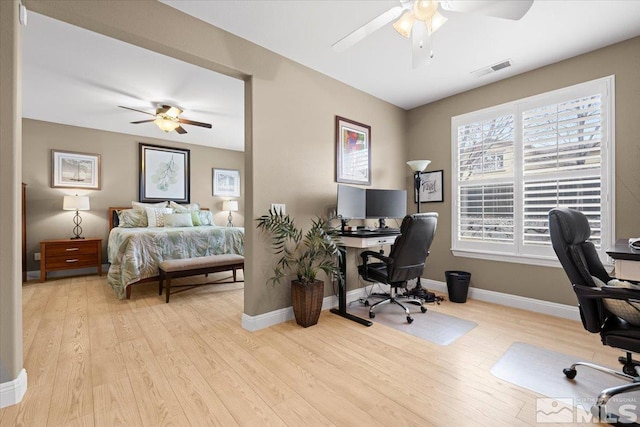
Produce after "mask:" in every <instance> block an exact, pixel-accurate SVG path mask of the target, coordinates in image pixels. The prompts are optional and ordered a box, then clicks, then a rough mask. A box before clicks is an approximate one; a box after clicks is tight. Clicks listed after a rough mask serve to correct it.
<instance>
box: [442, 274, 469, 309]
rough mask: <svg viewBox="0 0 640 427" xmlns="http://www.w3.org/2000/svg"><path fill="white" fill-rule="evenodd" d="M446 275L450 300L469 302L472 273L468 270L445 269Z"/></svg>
mask: <svg viewBox="0 0 640 427" xmlns="http://www.w3.org/2000/svg"><path fill="white" fill-rule="evenodd" d="M444 275H445V277H446V278H447V291H448V292H449V301H451V302H467V293H468V292H469V281H470V280H471V273H468V272H466V271H445V272H444Z"/></svg>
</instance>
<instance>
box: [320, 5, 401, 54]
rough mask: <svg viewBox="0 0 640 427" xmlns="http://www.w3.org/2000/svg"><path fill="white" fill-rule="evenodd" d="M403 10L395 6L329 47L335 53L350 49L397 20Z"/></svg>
mask: <svg viewBox="0 0 640 427" xmlns="http://www.w3.org/2000/svg"><path fill="white" fill-rule="evenodd" d="M403 10H404V8H403V7H402V6H396V7H393V8H391V9H389V10H387V11H386V12H384V13H383V14H381V15H378V16H377V17H375V18H373V19H372V20H371V21H369V22H367V23H366V24H364V25H363V26H362V27H360V28H358V29H357V30H355V31H354V32H352V33H350V34H348V35H346V36H345V37H343V38H341V39H340V40H338V41H337V42H335V43H334V44H332V45H331V47H332V48H333V50H335V51H336V52H342V51H345V50H346V49H348V48H350V47H351V46H353V45H354V44H356V43H358V42H359V41H361V40H363V39H364V38H365V37H367V36H368V35H370V34H373V33H374V32H375V31H377V30H379V29H380V28H382V27H384V26H385V25H387V24H388V23H389V22H391V21H393V20H394V19H396V18H398V17H399V16H400V14H402V11H403Z"/></svg>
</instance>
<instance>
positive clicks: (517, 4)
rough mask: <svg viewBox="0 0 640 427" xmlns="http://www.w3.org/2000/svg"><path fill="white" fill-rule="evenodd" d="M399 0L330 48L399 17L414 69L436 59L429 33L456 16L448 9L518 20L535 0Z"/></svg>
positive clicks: (343, 47)
mask: <svg viewBox="0 0 640 427" xmlns="http://www.w3.org/2000/svg"><path fill="white" fill-rule="evenodd" d="M399 2H400V5H398V6H395V7H392V8H391V9H389V10H387V11H386V12H384V13H382V14H380V15H378V16H377V17H375V18H374V19H372V20H371V21H369V22H367V23H366V24H364V25H363V26H361V27H360V28H358V29H356V30H355V31H353V32H351V33H349V34H347V35H346V36H345V37H343V38H342V39H340V40H338V41H337V42H336V43H334V44H333V45H332V46H331V47H332V48H333V49H334V50H336V51H338V52H342V51H344V50H346V49H348V48H350V47H351V46H353V45H354V44H356V43H358V42H359V41H361V40H363V39H364V38H365V37H367V36H369V35H370V34H372V33H373V32H375V31H377V30H379V29H380V28H382V27H384V26H385V25H387V24H388V23H390V22H391V21H393V20H395V19H397V21H396V22H394V23H393V28H394V29H395V30H396V31H397V32H398V33H399V34H400V35H402V36H404V37H406V38H411V39H412V44H413V49H412V54H413V55H412V58H413V68H417V67H418V66H420V65H422V64H424V63H425V62H426V61H427V60H429V59H430V58H433V49H432V47H431V37H430V36H431V35H432V34H433V33H434V32H436V31H437V30H438V29H439V28H440V27H442V25H444V23H445V22H447V17H446V16H445V15H448V16H451V17H453V15H455V13H454V14H449V13H448V12H458V13H472V14H478V15H485V16H492V17H496V18H504V19H511V20H515V21H517V20H519V19H520V18H522V17H523V16H524V15H525V14H526V13H527V12H528V11H529V8H531V5H532V4H533V0H517V1H504V0H475V1H468V0H441V1H438V0H399ZM440 11H443V12H444V14H445V15H443V14H442V13H440ZM398 18H399V19H398Z"/></svg>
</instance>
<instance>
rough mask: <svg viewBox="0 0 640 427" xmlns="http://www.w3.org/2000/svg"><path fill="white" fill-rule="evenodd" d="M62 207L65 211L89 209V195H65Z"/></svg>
mask: <svg viewBox="0 0 640 427" xmlns="http://www.w3.org/2000/svg"><path fill="white" fill-rule="evenodd" d="M62 209H63V210H65V211H88V210H89V196H78V195H75V196H64V201H63V202H62Z"/></svg>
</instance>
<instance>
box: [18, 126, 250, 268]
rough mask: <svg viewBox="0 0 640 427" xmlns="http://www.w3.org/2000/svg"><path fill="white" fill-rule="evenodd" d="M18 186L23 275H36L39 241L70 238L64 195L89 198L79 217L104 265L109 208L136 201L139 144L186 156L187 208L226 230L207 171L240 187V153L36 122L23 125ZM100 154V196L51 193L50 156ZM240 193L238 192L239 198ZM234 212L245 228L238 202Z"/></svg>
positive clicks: (94, 192)
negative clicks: (227, 174)
mask: <svg viewBox="0 0 640 427" xmlns="http://www.w3.org/2000/svg"><path fill="white" fill-rule="evenodd" d="M22 141H23V144H22V149H23V151H22V153H23V156H22V160H23V165H22V180H23V182H24V183H26V184H27V252H28V253H27V260H28V270H30V271H32V270H38V269H39V268H40V267H39V262H38V261H34V259H33V253H34V252H40V246H39V242H40V241H41V240H43V239H60V238H67V237H71V236H72V235H73V234H72V228H73V222H72V218H73V216H74V212H68V211H63V210H62V198H63V196H64V195H69V194H76V193H77V194H80V195H88V196H89V197H90V201H91V210H90V211H88V212H81V215H82V230H83V233H82V234H83V236H85V237H101V238H102V239H104V241H103V260H104V262H105V263H106V261H107V252H106V245H107V238H108V236H109V222H108V221H109V219H108V215H107V208H108V207H110V206H131V201H132V200H138V181H139V179H138V177H139V166H138V165H139V161H138V157H139V148H138V143H140V142H143V143H147V144H153V145H161V146H165V147H175V148H181V149H188V150H190V163H191V174H190V176H191V183H190V188H191V191H190V193H191V202H197V203H199V204H200V205H201V206H202V207H203V208H209V209H211V211H212V212H214V221H215V223H216V224H218V225H226V223H227V215H228V212H222V211H221V209H222V198H219V197H213V196H212V188H211V185H212V183H211V180H212V172H211V170H212V168H227V169H239V170H240V183H241V184H243V182H244V153H242V152H239V151H231V150H220V149H216V148H210V147H205V146H202V145H193V144H180V143H176V142H172V141H165V140H161V139H154V138H145V137H139V136H134V135H127V134H121V133H115V132H105V131H100V130H94V129H87V128H81V127H76V126H67V125H60V124H55V123H49V122H43V121H38V120H29V119H24V120H23V127H22ZM52 149H56V150H62V151H77V152H83V153H92V154H100V156H101V168H102V185H101V189H100V190H75V189H62V188H51V186H50V182H51V150H52ZM243 193H244V192H242V191H241V196H242V195H243ZM239 208H240V211H239V212H235V213H234V225H237V226H243V225H244V203H243V202H242V197H241V198H240V199H239Z"/></svg>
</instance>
